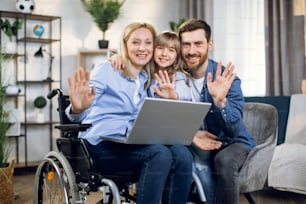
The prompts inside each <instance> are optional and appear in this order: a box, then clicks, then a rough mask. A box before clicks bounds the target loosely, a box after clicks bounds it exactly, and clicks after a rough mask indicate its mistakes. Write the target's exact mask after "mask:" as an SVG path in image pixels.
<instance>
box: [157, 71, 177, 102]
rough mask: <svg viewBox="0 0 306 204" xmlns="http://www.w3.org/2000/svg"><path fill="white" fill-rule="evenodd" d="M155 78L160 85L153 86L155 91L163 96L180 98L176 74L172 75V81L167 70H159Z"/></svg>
mask: <svg viewBox="0 0 306 204" xmlns="http://www.w3.org/2000/svg"><path fill="white" fill-rule="evenodd" d="M155 79H156V80H157V82H158V84H159V87H157V86H156V85H155V86H153V89H154V91H155V93H156V94H157V95H158V96H159V97H161V98H168V99H178V95H177V93H176V91H175V75H173V76H172V82H171V80H170V77H169V75H168V73H167V71H159V72H158V73H155Z"/></svg>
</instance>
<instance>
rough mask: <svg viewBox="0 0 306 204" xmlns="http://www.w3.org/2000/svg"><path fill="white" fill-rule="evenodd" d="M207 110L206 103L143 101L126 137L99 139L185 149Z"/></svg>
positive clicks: (157, 99) (168, 100)
mask: <svg viewBox="0 0 306 204" xmlns="http://www.w3.org/2000/svg"><path fill="white" fill-rule="evenodd" d="M210 106H211V104H210V103H202V102H201V103H197V102H191V101H179V100H170V99H159V98H146V99H145V101H144V103H143V105H142V107H141V110H140V111H139V113H138V116H137V118H136V120H135V123H134V126H133V128H132V130H131V131H130V134H128V135H127V136H126V137H114V136H101V138H102V139H103V140H109V141H113V142H120V143H126V144H164V145H173V144H183V145H189V144H191V142H192V139H193V136H194V135H195V133H196V132H197V130H198V129H199V127H200V125H201V123H202V122H203V119H204V117H205V116H206V114H207V112H208V111H209V109H210Z"/></svg>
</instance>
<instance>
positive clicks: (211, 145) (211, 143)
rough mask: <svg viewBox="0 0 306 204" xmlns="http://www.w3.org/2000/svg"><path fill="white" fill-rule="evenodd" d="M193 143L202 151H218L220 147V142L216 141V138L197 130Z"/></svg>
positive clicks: (204, 131) (206, 132)
mask: <svg viewBox="0 0 306 204" xmlns="http://www.w3.org/2000/svg"><path fill="white" fill-rule="evenodd" d="M193 143H194V144H195V145H196V146H197V147H199V148H200V149H203V150H215V149H219V148H220V147H221V145H222V142H220V141H218V140H217V136H215V135H213V134H211V133H209V132H208V131H206V130H199V131H198V132H197V133H196V134H195V136H194V138H193Z"/></svg>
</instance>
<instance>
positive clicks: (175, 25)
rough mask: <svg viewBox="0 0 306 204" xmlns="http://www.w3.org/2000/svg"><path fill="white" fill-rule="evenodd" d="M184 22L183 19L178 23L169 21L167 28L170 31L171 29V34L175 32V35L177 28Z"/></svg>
mask: <svg viewBox="0 0 306 204" xmlns="http://www.w3.org/2000/svg"><path fill="white" fill-rule="evenodd" d="M185 21H186V19H185V18H181V19H180V20H179V21H178V22H175V21H170V22H169V27H170V29H171V30H172V31H173V32H176V33H177V31H178V28H179V27H180V25H182V24H183V23H184V22H185Z"/></svg>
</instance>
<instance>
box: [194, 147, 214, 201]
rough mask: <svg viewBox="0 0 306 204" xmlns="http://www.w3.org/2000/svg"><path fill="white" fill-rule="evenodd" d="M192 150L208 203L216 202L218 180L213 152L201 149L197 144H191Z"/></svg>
mask: <svg viewBox="0 0 306 204" xmlns="http://www.w3.org/2000/svg"><path fill="white" fill-rule="evenodd" d="M190 151H191V152H192V154H193V157H194V167H195V168H194V171H195V173H196V174H197V175H198V176H199V179H200V181H201V184H202V186H203V189H204V193H205V197H206V202H205V203H207V204H215V202H216V201H215V198H216V192H215V189H216V180H215V176H214V175H213V165H212V159H211V152H210V151H205V150H201V149H199V148H198V147H196V146H195V145H193V144H192V145H191V146H190Z"/></svg>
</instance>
